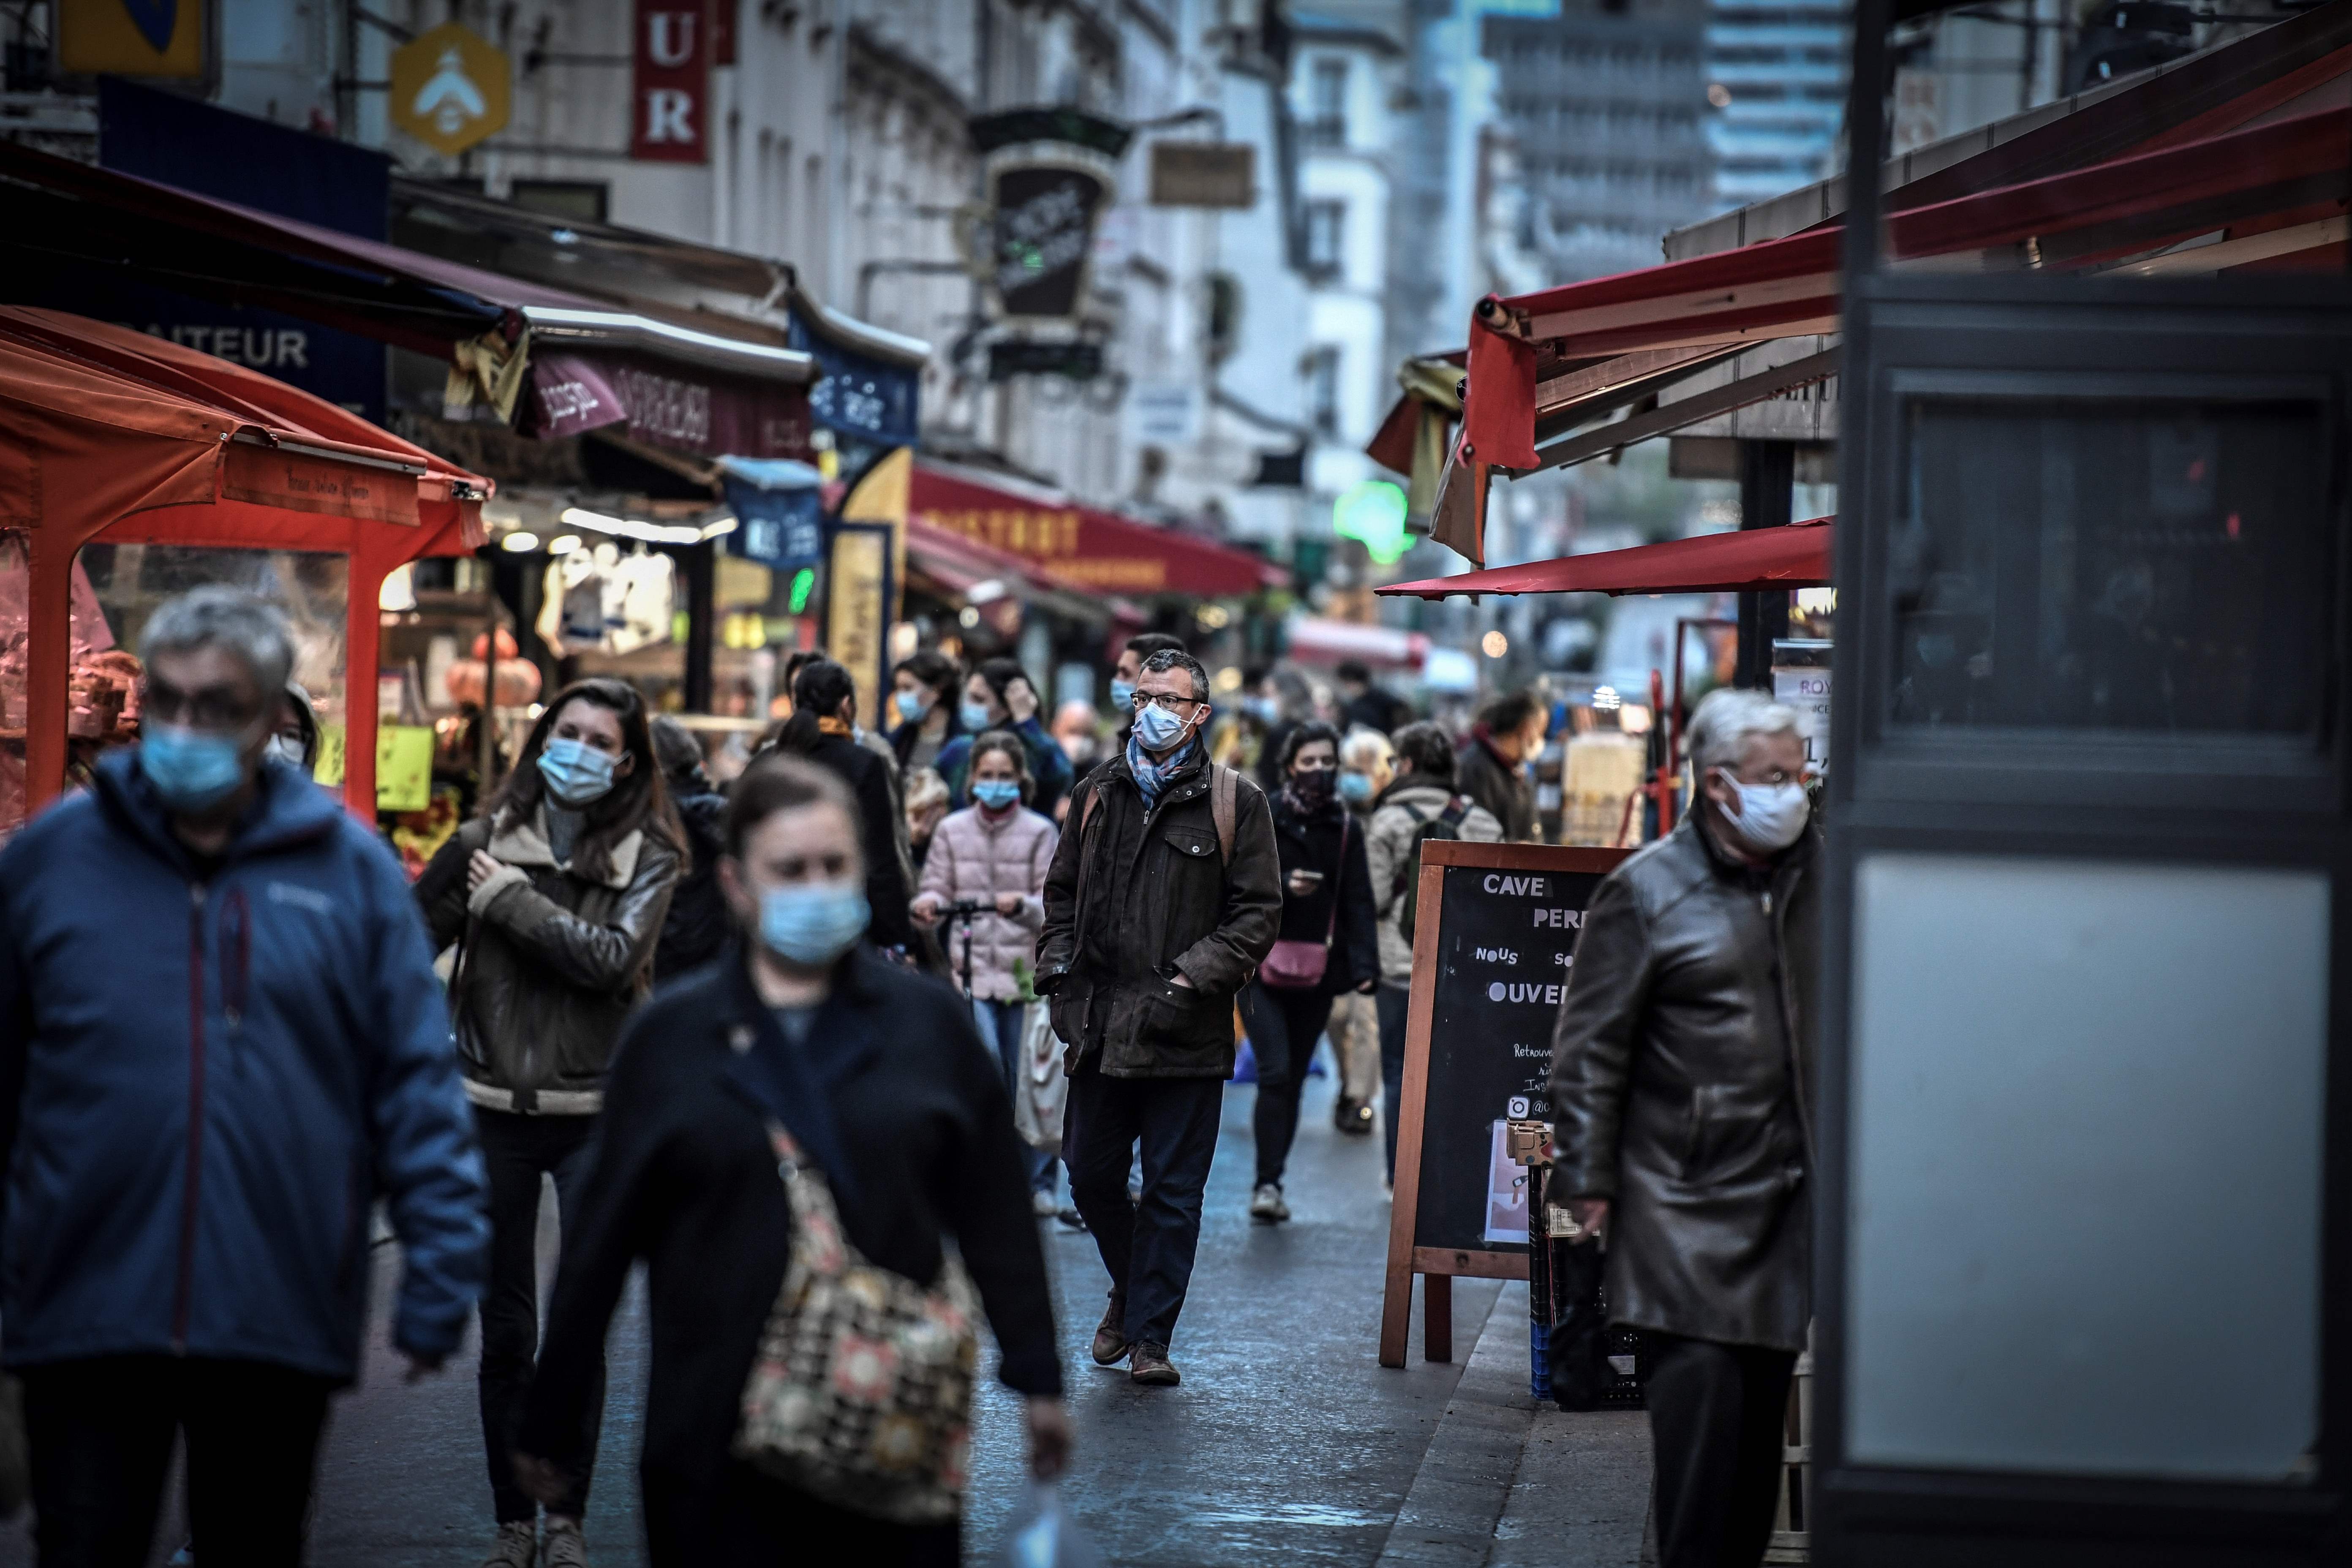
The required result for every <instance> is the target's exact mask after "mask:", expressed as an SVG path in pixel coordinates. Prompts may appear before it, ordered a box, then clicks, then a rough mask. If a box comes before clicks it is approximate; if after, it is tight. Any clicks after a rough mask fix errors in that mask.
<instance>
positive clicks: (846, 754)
mask: <svg viewBox="0 0 2352 1568" xmlns="http://www.w3.org/2000/svg"><path fill="white" fill-rule="evenodd" d="M856 732H857V684H856V681H854V680H852V679H850V675H849V671H847V670H845V669H844V668H842V667H841V666H839V665H837V664H835V662H834V661H833V660H831V659H829V658H813V659H811V660H809V661H808V662H807V663H806V664H803V665H802V666H801V668H800V669H799V671H798V672H797V673H796V674H794V675H793V716H792V717H791V718H790V719H787V720H785V721H784V726H783V728H782V730H780V731H777V733H776V749H777V750H778V751H781V752H792V753H793V754H794V755H796V756H803V757H806V758H807V759H808V760H809V761H810V762H813V763H816V764H817V765H818V766H819V767H823V768H825V769H828V770H830V771H831V772H832V773H835V774H836V775H838V776H839V777H840V779H841V782H842V783H844V784H847V785H848V786H849V793H850V794H851V795H853V796H855V797H856V801H857V814H858V817H859V819H860V821H861V823H862V825H863V826H861V828H860V836H861V839H862V842H863V844H864V846H865V854H866V907H867V908H868V909H869V910H871V911H872V917H873V921H874V923H873V926H872V928H871V929H870V930H868V931H867V932H866V941H868V942H872V943H873V944H874V945H875V946H877V947H907V946H909V945H911V944H912V943H913V942H914V940H915V925H914V921H912V920H911V919H910V918H909V917H908V913H907V906H908V902H909V901H910V900H912V899H913V897H914V890H913V889H910V888H909V887H908V886H907V864H906V862H905V861H904V860H902V859H900V858H899V857H898V834H897V830H896V828H895V826H894V824H896V823H897V822H898V791H896V790H895V789H893V788H892V787H891V784H890V765H889V763H886V762H884V761H883V760H882V758H881V757H880V756H879V755H878V754H877V753H876V752H873V751H871V750H869V749H868V748H866V747H865V746H861V745H859V744H858V743H857V741H856Z"/></svg>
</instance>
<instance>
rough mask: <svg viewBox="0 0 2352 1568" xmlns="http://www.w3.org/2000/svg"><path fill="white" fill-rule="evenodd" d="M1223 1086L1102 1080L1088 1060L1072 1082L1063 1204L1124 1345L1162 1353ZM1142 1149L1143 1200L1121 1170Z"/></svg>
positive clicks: (1179, 1297)
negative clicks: (1078, 1223)
mask: <svg viewBox="0 0 2352 1568" xmlns="http://www.w3.org/2000/svg"><path fill="white" fill-rule="evenodd" d="M1224 1096H1225V1084H1224V1080H1223V1079H1214V1078H1105V1077H1104V1076H1103V1075H1102V1074H1101V1073H1100V1072H1099V1071H1097V1069H1096V1067H1095V1064H1094V1063H1093V1062H1091V1061H1089V1062H1087V1063H1085V1064H1084V1065H1082V1066H1081V1067H1080V1068H1078V1070H1077V1074H1076V1076H1075V1077H1074V1078H1072V1079H1070V1100H1069V1107H1068V1110H1067V1115H1068V1118H1069V1127H1068V1138H1067V1142H1066V1150H1067V1152H1068V1155H1069V1161H1070V1200H1071V1201H1072V1202H1073V1203H1075V1204H1076V1205H1077V1208H1078V1214H1079V1215H1080V1216H1081V1217H1083V1218H1084V1219H1085V1220H1086V1222H1087V1229H1088V1230H1089V1231H1091V1232H1093V1234H1094V1238H1095V1246H1096V1247H1097V1248H1099V1249H1100V1250H1101V1252H1102V1260H1103V1267H1104V1268H1107V1269H1108V1270H1109V1271H1110V1284H1111V1292H1112V1294H1114V1295H1116V1296H1118V1298H1120V1299H1121V1300H1124V1301H1125V1302H1126V1303H1127V1322H1126V1328H1127V1337H1128V1338H1129V1340H1130V1341H1131V1342H1135V1343H1137V1344H1147V1345H1166V1344H1168V1343H1169V1342H1171V1337H1172V1336H1173V1335H1174V1334H1175V1332H1176V1314H1177V1313H1179V1312H1181V1311H1182V1310H1183V1309H1184V1289H1185V1287H1186V1286H1187V1285H1189V1284H1190V1283H1191V1282H1192V1255H1193V1253H1194V1252H1195V1251H1196V1250H1197V1249H1198V1248H1199V1247H1200V1244H1201V1194H1202V1192H1204V1191H1205V1190H1206V1189H1207V1187H1208V1184H1209V1163H1210V1162H1211V1161H1212V1160H1213V1159H1214V1158H1215V1157H1216V1152H1217V1119H1218V1116H1219V1115H1220V1113H1221V1112H1222V1111H1223V1109H1224V1103H1225V1099H1224ZM1138 1143H1140V1144H1141V1145H1142V1151H1143V1198H1142V1201H1141V1202H1140V1203H1129V1201H1128V1196H1127V1172H1128V1166H1129V1162H1130V1161H1131V1159H1132V1158H1133V1156H1134V1152H1135V1149H1136V1145H1137V1144H1138Z"/></svg>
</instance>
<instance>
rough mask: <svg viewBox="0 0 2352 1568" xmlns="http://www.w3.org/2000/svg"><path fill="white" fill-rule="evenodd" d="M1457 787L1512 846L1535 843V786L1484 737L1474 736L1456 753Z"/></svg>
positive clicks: (1455, 781) (1523, 772)
mask: <svg viewBox="0 0 2352 1568" xmlns="http://www.w3.org/2000/svg"><path fill="white" fill-rule="evenodd" d="M1454 788H1455V789H1456V790H1458V791H1460V792H1461V793H1462V794H1464V795H1468V796H1469V797H1470V798H1471V799H1472V800H1475V801H1476V802H1477V803H1478V804H1479V805H1483V806H1485V807H1486V815H1487V816H1491V817H1493V818H1494V819H1495V820H1496V822H1499V823H1501V824H1502V825H1503V837H1505V838H1506V839H1508V840H1509V841H1510V842H1511V843H1513V844H1532V843H1534V842H1535V840H1536V837H1537V834H1536V786H1535V785H1534V784H1530V783H1528V774H1527V770H1526V769H1525V768H1522V767H1520V766H1519V765H1518V764H1517V763H1507V762H1505V761H1504V760H1503V759H1502V758H1501V757H1499V756H1496V754H1495V748H1494V746H1493V745H1492V744H1491V743H1490V742H1488V741H1487V740H1486V737H1485V736H1484V735H1483V734H1476V735H1473V736H1472V737H1471V738H1470V740H1469V741H1468V742H1465V744H1464V746H1463V747H1462V749H1461V750H1460V751H1459V752H1455V753H1454Z"/></svg>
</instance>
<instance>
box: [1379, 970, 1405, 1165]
mask: <svg viewBox="0 0 2352 1568" xmlns="http://www.w3.org/2000/svg"><path fill="white" fill-rule="evenodd" d="M1372 1005H1373V1007H1374V1008H1375V1009H1376V1010H1377V1011H1378V1012H1379V1014H1380V1016H1381V1136H1382V1137H1383V1138H1386V1139H1387V1140H1388V1145H1389V1184H1390V1185H1391V1186H1394V1185H1395V1184H1396V1141H1397V1119H1398V1117H1400V1116H1402V1114H1403V1110H1402V1101H1403V1100H1404V1022H1405V1016H1406V1015H1407V1014H1408V1013H1409V1012H1411V1011H1412V991H1411V990H1410V989H1409V988H1407V987H1405V986H1402V985H1391V984H1389V983H1388V982H1387V981H1385V980H1383V981H1382V982H1381V988H1380V989H1379V990H1378V991H1375V992H1373V993H1372Z"/></svg>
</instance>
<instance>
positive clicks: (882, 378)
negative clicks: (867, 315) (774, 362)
mask: <svg viewBox="0 0 2352 1568" xmlns="http://www.w3.org/2000/svg"><path fill="white" fill-rule="evenodd" d="M791 341H792V345H793V347H794V348H796V349H798V350H800V351H801V352H802V353H806V354H812V355H814V356H815V359H816V363H817V366H818V368H819V370H820V371H822V372H823V374H821V375H820V377H819V378H818V380H817V381H816V383H815V384H814V385H813V386H811V387H810V388H809V412H810V414H811V415H812V416H814V418H815V420H816V423H817V424H819V425H821V426H824V428H826V429H828V430H831V431H834V432H835V433H836V434H839V435H844V436H855V437H859V438H860V439H863V440H866V441H872V442H874V443H876V444H877V445H878V446H886V447H908V446H912V445H913V444H914V440H915V410H916V406H917V395H918V393H919V390H920V388H921V384H922V383H921V373H920V372H919V370H917V369H915V368H914V367H911V366H908V365H900V364H891V363H887V362H885V361H883V360H879V359H877V358H875V357H874V356H873V355H871V354H864V353H858V352H857V351H856V349H852V348H845V347H843V346H842V345H841V344H839V343H837V342H834V341H833V340H832V339H830V338H828V337H825V336H824V334H822V333H819V332H814V331H810V330H809V328H808V325H807V322H806V321H804V320H803V317H802V315H801V313H800V312H799V311H797V310H795V311H794V312H793V323H792V340H791Z"/></svg>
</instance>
